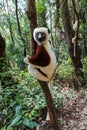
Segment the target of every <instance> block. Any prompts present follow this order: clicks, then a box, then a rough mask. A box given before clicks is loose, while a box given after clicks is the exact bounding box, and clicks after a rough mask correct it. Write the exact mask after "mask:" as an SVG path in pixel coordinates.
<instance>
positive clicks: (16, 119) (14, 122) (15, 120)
mask: <svg viewBox="0 0 87 130" xmlns="http://www.w3.org/2000/svg"><path fill="white" fill-rule="evenodd" d="M21 117H22V115H19V116H17V117H16V118H15V119H14V120H13V121H12V122H11V124H10V125H9V126H15V125H16V124H17V123H18V122H19V120H20V119H21Z"/></svg>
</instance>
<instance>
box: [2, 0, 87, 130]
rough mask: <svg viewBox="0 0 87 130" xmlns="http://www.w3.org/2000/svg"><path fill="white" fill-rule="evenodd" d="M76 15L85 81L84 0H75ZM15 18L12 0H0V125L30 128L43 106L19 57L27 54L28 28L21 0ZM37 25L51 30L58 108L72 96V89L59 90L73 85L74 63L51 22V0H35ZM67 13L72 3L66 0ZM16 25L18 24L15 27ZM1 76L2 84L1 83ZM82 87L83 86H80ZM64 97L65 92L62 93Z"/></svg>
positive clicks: (11, 129)
mask: <svg viewBox="0 0 87 130" xmlns="http://www.w3.org/2000/svg"><path fill="white" fill-rule="evenodd" d="M76 2H77V3H78V5H79V6H78V14H79V17H80V28H79V32H80V35H81V44H80V46H81V49H82V56H81V57H82V60H81V61H82V64H83V68H82V71H83V73H84V79H85V82H86V83H87V45H86V43H87V35H86V32H87V17H86V16H87V2H86V0H80V1H78V0H76ZM17 5H18V10H17V11H18V19H19V24H20V26H19V25H18V20H17V14H16V3H15V1H14V0H6V1H3V0H1V1H0V33H1V34H2V36H3V37H4V39H5V42H6V64H5V65H4V66H3V71H0V77H1V79H0V129H1V130H16V129H18V130H23V129H26V130H27V129H34V128H35V127H37V125H38V118H39V117H40V116H41V115H42V110H43V109H45V108H46V102H45V99H44V95H43V93H42V91H41V88H40V85H39V84H38V82H37V80H36V79H34V78H33V77H32V76H30V75H29V74H28V72H27V65H25V64H24V62H23V59H24V57H25V55H27V54H31V45H30V28H29V21H28V18H27V15H26V7H27V6H26V3H25V0H18V3H17ZM36 8H37V17H38V20H37V21H38V25H40V26H43V25H44V26H48V27H49V28H50V30H51V32H52V33H51V38H50V41H51V45H52V48H53V49H54V51H55V54H56V57H57V61H58V65H57V70H56V75H55V79H54V82H53V93H54V104H55V107H56V108H57V109H59V108H60V107H61V106H62V104H63V103H64V102H67V99H66V98H64V96H65V95H67V97H68V98H70V99H71V98H72V99H73V98H74V96H73V92H72V90H71V89H70V92H69V93H67V92H65V93H63V92H62V88H63V87H71V88H73V84H72V82H73V80H72V79H73V74H74V67H73V64H72V62H71V59H70V56H69V52H68V47H67V44H66V41H64V40H61V38H59V36H58V34H57V31H56V29H55V28H54V26H55V21H56V18H57V16H56V14H55V11H56V9H55V8H56V2H55V0H48V1H45V0H40V1H39V0H36ZM69 8H70V13H72V4H71V2H69ZM58 13H59V21H58V26H59V27H60V28H61V29H62V28H63V24H62V20H61V8H59V12H58ZM19 27H20V28H19ZM1 80H4V84H3V85H1ZM83 87H84V86H83ZM65 97H66V96H65Z"/></svg>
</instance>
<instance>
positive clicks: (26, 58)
mask: <svg viewBox="0 0 87 130" xmlns="http://www.w3.org/2000/svg"><path fill="white" fill-rule="evenodd" d="M29 57H30V56H29V55H27V56H26V57H25V58H24V62H25V63H26V64H29V61H28V58H29Z"/></svg>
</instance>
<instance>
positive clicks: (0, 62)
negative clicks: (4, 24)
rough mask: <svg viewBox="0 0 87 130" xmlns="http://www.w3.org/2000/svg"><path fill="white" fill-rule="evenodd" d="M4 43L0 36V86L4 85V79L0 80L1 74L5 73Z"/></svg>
mask: <svg viewBox="0 0 87 130" xmlns="http://www.w3.org/2000/svg"><path fill="white" fill-rule="evenodd" d="M5 47H6V43H5V40H4V38H3V37H2V35H1V34H0V73H1V74H0V80H1V86H2V85H3V84H4V79H3V78H2V76H1V75H2V73H3V72H4V71H5V66H6V52H5Z"/></svg>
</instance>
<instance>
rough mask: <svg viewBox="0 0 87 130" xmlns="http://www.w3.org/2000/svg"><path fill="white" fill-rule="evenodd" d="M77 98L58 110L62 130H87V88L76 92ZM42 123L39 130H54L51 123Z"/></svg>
mask: <svg viewBox="0 0 87 130" xmlns="http://www.w3.org/2000/svg"><path fill="white" fill-rule="evenodd" d="M74 94H75V98H74V99H73V100H69V101H68V102H67V103H65V104H63V107H62V108H61V109H60V110H57V113H60V114H57V115H58V122H59V124H61V125H60V128H61V130H87V88H86V89H81V90H80V91H79V92H76V91H75V92H74ZM44 122H45V121H42V122H41V124H40V127H39V129H37V130H52V129H51V128H50V126H49V123H47V122H45V123H44Z"/></svg>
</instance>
